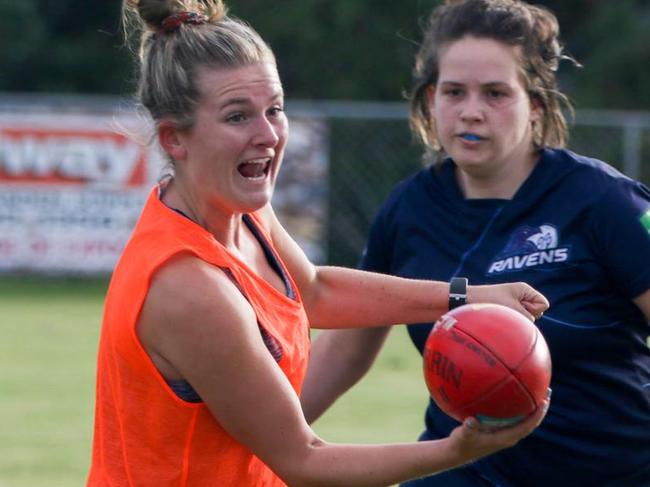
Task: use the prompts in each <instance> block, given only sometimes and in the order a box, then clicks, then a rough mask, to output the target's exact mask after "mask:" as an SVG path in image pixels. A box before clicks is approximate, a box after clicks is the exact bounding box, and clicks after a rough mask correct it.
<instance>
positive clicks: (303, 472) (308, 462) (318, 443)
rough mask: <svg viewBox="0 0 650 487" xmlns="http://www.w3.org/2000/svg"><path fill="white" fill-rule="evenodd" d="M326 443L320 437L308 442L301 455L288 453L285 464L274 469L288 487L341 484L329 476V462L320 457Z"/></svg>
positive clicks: (330, 469) (323, 486) (330, 467)
mask: <svg viewBox="0 0 650 487" xmlns="http://www.w3.org/2000/svg"><path fill="white" fill-rule="evenodd" d="M326 447H327V443H326V442H324V441H323V440H321V439H320V438H315V439H314V440H312V441H311V442H310V444H309V445H308V447H307V448H306V451H305V452H304V454H302V455H288V456H287V457H288V458H287V460H288V461H287V464H286V465H285V466H284V467H283V468H281V469H278V471H276V473H277V475H278V476H279V477H280V478H281V479H282V480H283V481H284V482H285V483H286V484H287V485H288V486H289V487H325V486H330V487H331V486H335V485H343V484H339V483H338V482H336V481H334V479H332V477H331V471H332V470H333V468H332V467H333V466H332V465H331V462H327V461H324V459H322V458H321V457H322V455H321V453H322V451H323V449H324V448H326Z"/></svg>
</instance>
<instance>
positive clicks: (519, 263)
mask: <svg viewBox="0 0 650 487" xmlns="http://www.w3.org/2000/svg"><path fill="white" fill-rule="evenodd" d="M558 242H559V238H558V234H557V229H556V228H555V227H554V226H553V225H548V224H547V225H540V226H539V227H529V226H524V227H519V228H518V229H517V230H515V232H514V233H513V234H512V235H511V236H510V239H509V240H508V243H507V244H506V246H505V248H504V249H503V250H502V251H501V252H500V253H499V254H498V255H497V256H496V258H495V260H494V261H493V262H492V264H491V265H490V268H489V270H488V272H487V274H488V275H494V274H500V273H502V272H514V271H520V270H524V269H530V268H533V267H538V266H541V265H545V264H557V263H560V262H565V261H567V260H568V259H569V248H568V247H558Z"/></svg>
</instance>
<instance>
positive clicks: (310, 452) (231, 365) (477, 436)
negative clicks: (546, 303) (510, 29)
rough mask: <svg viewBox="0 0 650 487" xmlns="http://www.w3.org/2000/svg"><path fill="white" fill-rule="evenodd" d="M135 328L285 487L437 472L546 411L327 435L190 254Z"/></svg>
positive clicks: (213, 276) (159, 278)
mask: <svg viewBox="0 0 650 487" xmlns="http://www.w3.org/2000/svg"><path fill="white" fill-rule="evenodd" d="M137 331H138V336H139V338H140V340H141V342H142V344H143V346H144V348H145V350H146V351H147V353H148V354H149V356H150V357H152V359H154V363H155V364H156V365H157V366H158V368H159V370H160V369H161V368H164V370H166V373H167V375H169V374H170V373H171V374H173V375H174V376H175V378H182V379H185V380H187V381H189V383H190V384H192V386H193V387H194V389H196V391H197V392H198V394H199V395H200V396H201V398H202V399H203V400H204V401H205V403H206V405H207V406H208V408H209V409H210V411H211V412H212V414H213V415H214V417H215V418H216V419H217V421H218V422H219V424H220V425H221V426H222V427H223V428H224V429H225V430H226V431H228V433H229V434H230V435H231V436H232V437H233V438H235V439H236V440H237V441H239V442H240V443H242V444H244V445H245V446H246V447H248V448H249V449H250V450H251V451H253V452H254V453H255V454H256V455H257V456H258V457H260V458H261V459H262V460H263V461H264V462H265V463H266V464H267V465H269V466H270V467H271V468H272V469H273V470H274V471H275V472H276V473H277V474H278V475H279V476H280V477H282V478H283V479H284V480H285V481H286V482H287V483H288V484H290V485H295V486H303V485H305V486H312V485H314V486H317V485H328V486H333V485H341V486H346V487H353V486H377V485H390V484H394V483H398V482H400V481H403V480H406V479H409V478H415V477H419V476H424V475H428V474H431V473H435V472H439V471H441V470H445V469H449V468H453V467H456V466H458V465H461V464H463V463H466V462H468V461H472V460H474V459H476V458H478V457H480V456H484V455H487V454H490V453H492V452H494V451H497V450H499V449H501V448H505V447H508V446H511V445H513V444H515V443H516V442H517V441H518V440H519V439H521V438H522V437H523V436H525V435H527V434H528V433H530V432H531V431H532V430H533V429H534V428H535V426H536V425H537V424H538V423H539V422H540V421H541V420H542V418H543V415H544V411H542V410H540V411H538V412H536V413H535V414H534V415H533V416H532V417H531V418H530V419H529V420H527V421H525V422H523V423H521V424H519V425H517V426H515V427H513V428H511V429H508V430H503V431H499V432H492V433H489V432H481V431H479V430H478V429H477V428H475V427H474V428H472V427H470V426H471V425H470V424H467V423H466V424H464V425H463V426H460V427H459V428H457V429H456V430H455V431H454V433H452V435H451V436H450V437H449V438H446V439H442V440H437V441H430V442H420V443H404V444H384V445H372V446H370V445H349V444H330V443H327V442H325V441H323V440H322V439H320V438H319V437H318V436H316V434H315V433H314V432H313V431H312V430H311V429H310V428H309V426H308V424H307V422H306V421H305V418H304V416H303V414H302V410H301V407H300V403H299V400H298V397H297V396H296V394H295V392H294V390H293V388H292V387H291V385H290V383H289V381H288V380H287V378H286V376H285V375H284V374H283V373H282V371H281V370H280V368H279V367H278V365H277V364H276V363H275V361H274V360H273V358H272V356H271V354H269V353H268V350H267V349H266V347H265V345H264V343H263V340H262V338H261V335H260V333H259V329H258V326H257V319H256V316H255V313H254V311H253V309H252V308H251V307H250V305H249V303H248V301H247V300H246V299H245V298H244V297H243V295H242V294H241V293H240V292H239V290H238V289H237V288H236V286H235V285H234V284H233V283H232V282H231V281H230V279H229V278H228V277H227V276H226V274H225V273H224V272H222V271H221V270H220V269H218V268H215V267H214V266H211V265H209V264H207V263H206V262H203V261H200V260H198V259H196V258H194V257H192V256H183V257H178V258H176V259H174V260H173V261H171V262H170V263H169V264H168V265H166V266H165V267H164V268H162V269H161V270H160V271H159V272H158V273H157V274H156V276H155V277H154V280H153V282H152V285H151V287H150V290H149V293H148V296H147V299H146V302H145V304H144V307H143V310H142V313H141V315H140V319H139V322H138V327H137ZM261 404H263V407H260V405H261Z"/></svg>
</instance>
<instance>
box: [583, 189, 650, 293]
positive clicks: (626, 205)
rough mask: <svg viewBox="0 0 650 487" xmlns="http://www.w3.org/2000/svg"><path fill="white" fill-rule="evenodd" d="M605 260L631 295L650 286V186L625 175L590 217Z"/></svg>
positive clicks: (614, 277)
mask: <svg viewBox="0 0 650 487" xmlns="http://www.w3.org/2000/svg"><path fill="white" fill-rule="evenodd" d="M589 228H590V234H591V236H592V238H593V239H594V241H595V244H596V249H597V252H598V255H599V257H600V259H601V263H602V264H603V265H604V266H605V268H606V269H607V270H608V272H609V273H610V275H611V276H612V279H613V280H614V281H615V284H616V285H617V287H618V288H619V289H621V290H623V292H625V293H626V294H627V296H628V297H629V298H630V299H633V298H636V297H637V296H639V295H641V294H642V293H643V292H645V291H646V290H647V289H650V190H649V189H648V188H647V187H646V186H644V185H643V184H641V183H639V182H637V181H632V180H629V179H624V178H621V179H619V180H617V181H616V182H615V184H614V185H613V187H612V188H610V189H609V190H608V191H607V192H606V193H605V195H604V196H603V197H602V198H601V199H600V200H599V201H598V203H597V204H596V205H595V207H594V211H593V212H592V213H591V215H590V220H589Z"/></svg>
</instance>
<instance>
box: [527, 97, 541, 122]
mask: <svg viewBox="0 0 650 487" xmlns="http://www.w3.org/2000/svg"><path fill="white" fill-rule="evenodd" d="M543 115H544V103H543V102H542V100H541V99H540V97H539V96H536V95H531V96H530V121H531V122H539V121H540V120H541V119H542V117H543Z"/></svg>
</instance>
